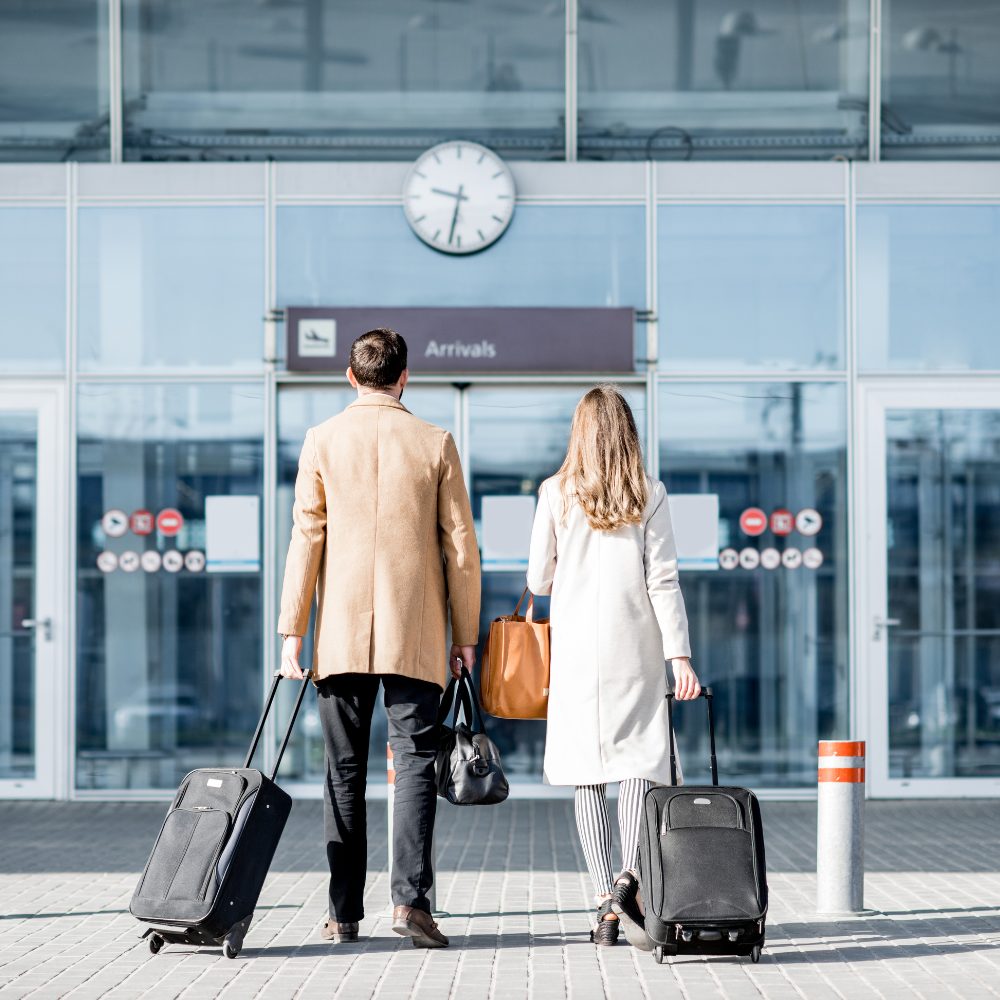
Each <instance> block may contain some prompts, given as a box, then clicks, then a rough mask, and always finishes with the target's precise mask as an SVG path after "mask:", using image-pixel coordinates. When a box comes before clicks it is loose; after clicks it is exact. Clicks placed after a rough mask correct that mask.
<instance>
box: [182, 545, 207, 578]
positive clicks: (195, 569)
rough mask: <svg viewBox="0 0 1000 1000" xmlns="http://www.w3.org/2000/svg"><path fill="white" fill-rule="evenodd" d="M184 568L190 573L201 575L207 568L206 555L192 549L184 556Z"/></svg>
mask: <svg viewBox="0 0 1000 1000" xmlns="http://www.w3.org/2000/svg"><path fill="white" fill-rule="evenodd" d="M184 568H185V569H186V570H187V571H188V572H189V573H200V572H201V571H202V570H203V569H204V568H205V553H204V552H202V551H201V550H200V549H192V550H191V551H190V552H186V553H185V554H184Z"/></svg>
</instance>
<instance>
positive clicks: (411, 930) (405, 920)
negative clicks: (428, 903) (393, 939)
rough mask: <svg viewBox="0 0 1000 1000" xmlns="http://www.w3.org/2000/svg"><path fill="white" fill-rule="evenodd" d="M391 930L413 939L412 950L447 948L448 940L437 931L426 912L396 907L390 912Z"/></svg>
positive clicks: (409, 907) (412, 908) (431, 918)
mask: <svg viewBox="0 0 1000 1000" xmlns="http://www.w3.org/2000/svg"><path fill="white" fill-rule="evenodd" d="M392 929H393V930H394V931H395V932H396V933H397V934H402V935H403V937H408V938H412V939H413V947H414V948H447V947H448V939H447V938H446V937H445V936H444V935H443V934H442V933H441V932H440V931H439V930H438V925H437V924H436V923H434V918H433V917H432V916H431V915H430V914H429V913H428V912H427V911H426V910H418V909H417V908H416V907H414V906H397V907H396V908H395V909H394V910H393V911H392Z"/></svg>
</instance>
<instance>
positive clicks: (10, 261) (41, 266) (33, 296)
mask: <svg viewBox="0 0 1000 1000" xmlns="http://www.w3.org/2000/svg"><path fill="white" fill-rule="evenodd" d="M0 299H2V301H3V316H2V318H0V365H2V367H3V368H4V369H6V370H8V371H18V372H58V371H62V370H63V369H64V368H65V366H66V213H65V212H64V211H63V210H62V209H59V208H42V207H40V206H39V207H36V208H14V207H7V208H0Z"/></svg>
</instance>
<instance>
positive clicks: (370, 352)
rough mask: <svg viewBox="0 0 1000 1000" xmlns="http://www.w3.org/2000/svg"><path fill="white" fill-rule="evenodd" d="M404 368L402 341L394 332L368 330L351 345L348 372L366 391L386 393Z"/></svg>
mask: <svg viewBox="0 0 1000 1000" xmlns="http://www.w3.org/2000/svg"><path fill="white" fill-rule="evenodd" d="M405 368H406V341H405V340H403V338H402V337H401V336H400V335H399V334H398V333H396V331H395V330H386V329H379V330H369V331H368V332H367V333H363V334H361V336H360V337H358V339H357V340H356V341H354V343H353V344H351V371H352V372H354V377H355V378H356V379H357V380H358V385H363V386H364V387H365V388H366V389H388V388H389V387H390V386H393V385H395V384H396V383H397V382H398V381H399V376H400V375H402V374H403V370H404V369H405Z"/></svg>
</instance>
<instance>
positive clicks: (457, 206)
mask: <svg viewBox="0 0 1000 1000" xmlns="http://www.w3.org/2000/svg"><path fill="white" fill-rule="evenodd" d="M464 190H465V185H464V184H459V185H458V194H457V195H455V214H454V215H453V216H452V217H451V230H450V231H449V233H448V246H451V241H452V239H453V238H454V236H455V224H456V223H457V222H458V210H459V209H460V208H461V207H462V202H463V201H468V200H469V199H468V198H467V197H466V196H465V195H464V194H463V193H462V192H463V191H464Z"/></svg>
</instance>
